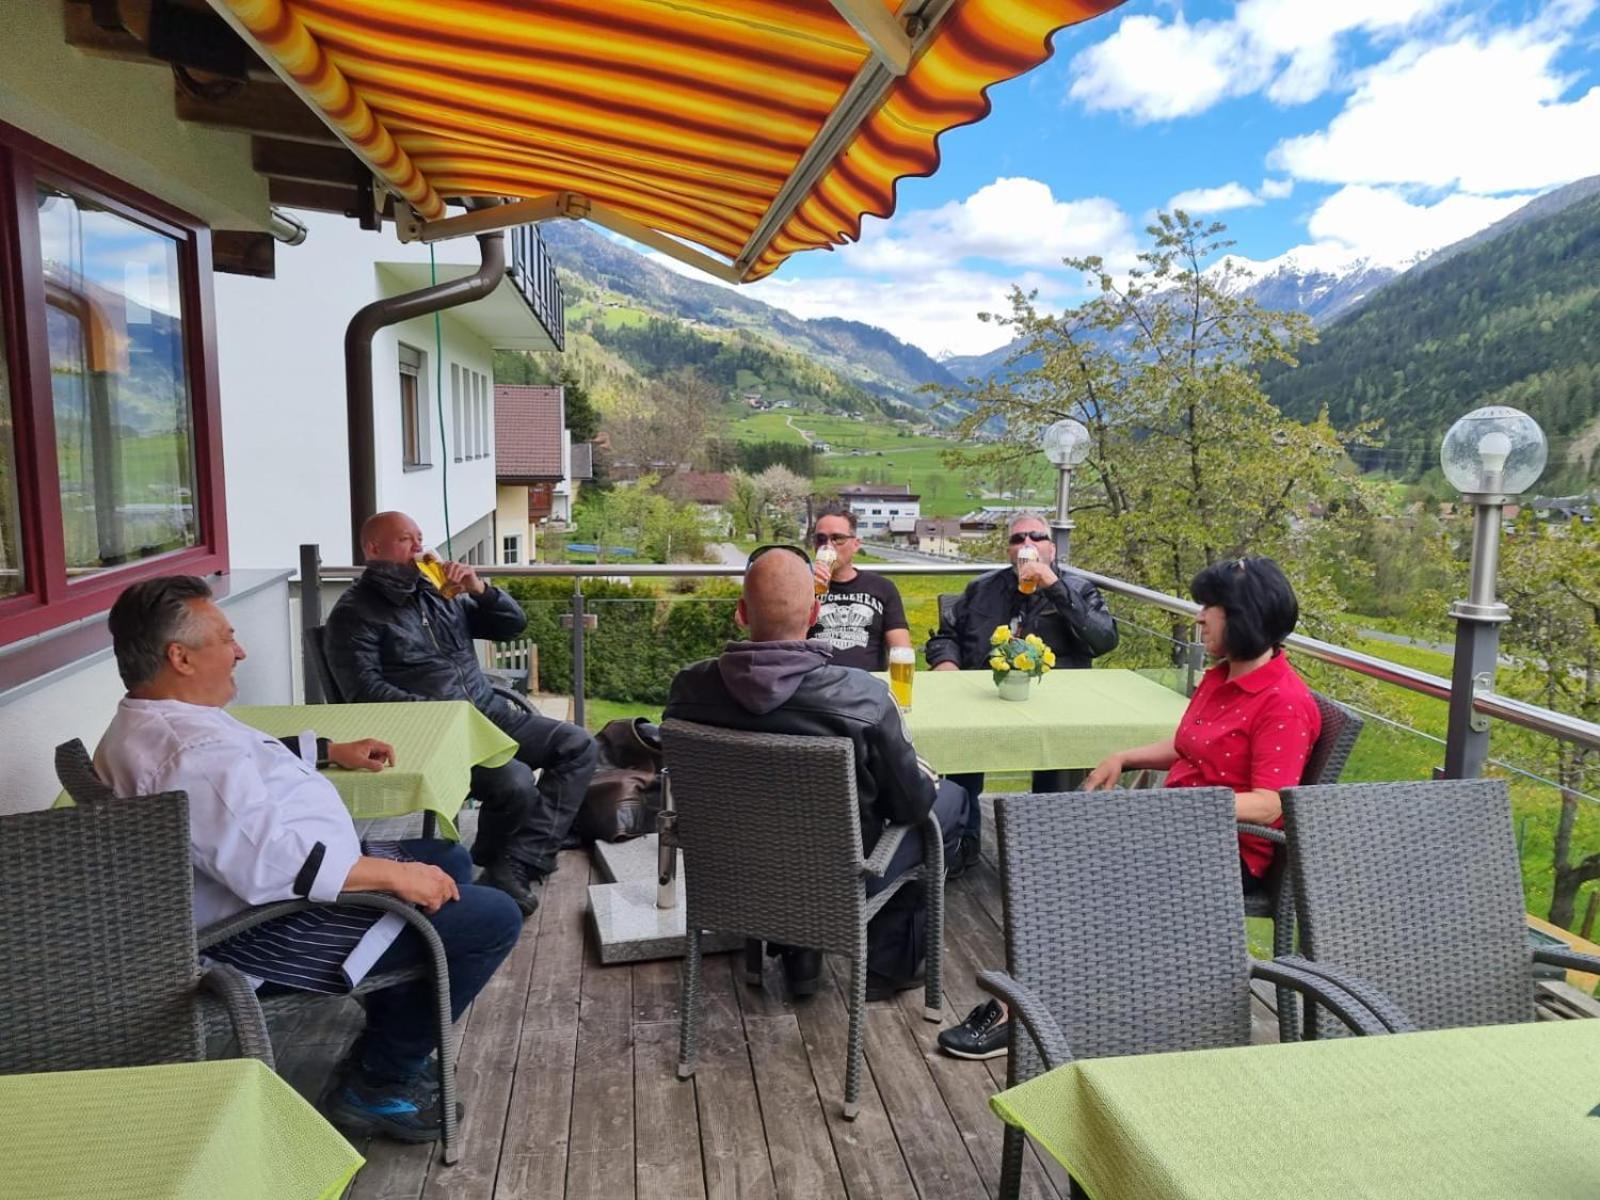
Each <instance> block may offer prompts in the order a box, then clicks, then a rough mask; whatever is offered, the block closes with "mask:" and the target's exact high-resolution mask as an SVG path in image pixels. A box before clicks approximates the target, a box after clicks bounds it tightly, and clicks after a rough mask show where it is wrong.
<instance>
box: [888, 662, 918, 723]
mask: <svg viewBox="0 0 1600 1200" xmlns="http://www.w3.org/2000/svg"><path fill="white" fill-rule="evenodd" d="M916 670H917V652H916V651H915V650H914V649H912V648H911V647H910V646H890V647H889V691H890V692H891V693H892V694H893V695H894V702H895V703H896V704H898V705H899V706H900V709H901V711H902V712H910V711H911V676H912V675H914V674H915V673H916Z"/></svg>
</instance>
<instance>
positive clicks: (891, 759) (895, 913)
mask: <svg viewBox="0 0 1600 1200" xmlns="http://www.w3.org/2000/svg"><path fill="white" fill-rule="evenodd" d="M817 607H818V602H817V596H816V593H815V582H814V576H813V574H812V570H811V563H810V562H809V561H808V559H807V558H806V555H805V552H804V551H802V550H800V549H799V548H798V547H796V546H764V547H762V548H761V549H759V550H757V551H756V552H755V553H754V554H752V555H751V556H750V560H749V565H748V567H747V568H746V571H745V577H744V590H743V594H742V595H741V597H740V599H739V606H738V609H737V616H738V620H739V623H740V624H741V625H743V626H744V627H746V628H747V629H748V630H749V631H750V640H749V641H747V642H729V643H728V644H727V646H726V648H724V650H723V652H722V653H721V655H719V656H718V657H716V658H709V659H706V660H704V661H702V662H698V663H694V664H692V665H691V666H687V667H685V668H684V669H683V670H681V671H679V672H678V674H677V677H676V678H674V679H673V681H672V690H671V693H670V694H669V696H668V698H667V707H666V712H665V716H666V717H667V718H669V719H670V718H674V717H675V718H678V719H680V720H684V721H695V722H698V723H699V724H702V725H715V726H720V727H721V728H724V729H743V730H753V731H757V732H761V733H790V734H802V735H813V736H817V737H847V738H849V739H850V741H851V743H852V745H853V746H854V749H855V763H856V792H857V795H858V798H859V800H860V805H861V845H862V849H863V851H864V852H866V853H868V854H870V853H871V852H872V847H873V846H874V845H876V844H877V840H878V838H879V837H880V836H881V835H882V833H883V829H884V826H885V825H886V824H911V825H917V824H918V823H919V822H921V821H922V819H923V818H924V817H926V816H927V814H928V813H929V811H930V810H931V811H932V812H933V814H934V815H935V816H936V817H937V818H938V820H939V826H940V828H941V829H942V830H943V831H944V844H945V850H946V853H949V852H950V851H951V850H953V849H954V845H955V839H956V837H957V835H958V834H959V832H960V830H961V827H962V820H963V811H964V809H965V807H966V803H967V796H966V793H965V792H964V791H963V790H962V789H961V788H959V787H957V786H955V785H954V784H952V783H950V781H948V780H945V781H943V782H938V783H936V782H935V780H934V777H933V776H932V774H931V773H929V772H927V771H925V770H924V769H923V768H922V766H921V765H920V764H919V763H918V761H917V756H916V751H915V750H913V749H912V746H911V741H910V739H909V738H908V737H907V736H906V731H905V726H904V724H902V722H901V720H900V709H899V707H898V706H897V705H896V704H895V702H894V698H893V697H892V696H891V695H890V694H889V687H888V685H887V684H886V683H884V682H883V681H882V680H881V679H874V678H872V677H871V676H870V675H867V674H865V673H863V672H861V671H858V670H852V669H850V668H847V667H839V666H835V665H834V664H833V663H832V661H831V654H830V650H829V648H828V646H827V644H826V643H824V642H821V641H817V640H807V639H806V630H807V629H809V628H811V627H812V626H814V625H815V624H816V619H817ZM921 861H922V832H921V829H920V827H918V828H914V829H913V830H911V831H910V832H909V833H908V834H907V835H906V838H905V840H904V841H902V842H901V843H900V846H899V847H898V848H897V849H896V851H895V854H894V857H893V859H891V860H890V863H889V866H888V869H887V870H885V871H884V873H883V875H882V877H880V878H873V879H869V880H868V881H867V894H868V895H869V896H871V895H874V894H876V893H877V892H879V891H881V890H882V889H883V888H884V887H885V886H886V885H887V884H889V883H890V882H892V881H893V880H894V879H895V878H896V877H897V876H899V875H901V874H902V873H904V872H905V871H906V870H908V869H909V868H911V867H912V866H914V865H916V864H917V863H920V862H921ZM926 933H927V914H926V913H925V911H924V910H923V905H922V889H921V888H912V887H908V888H902V889H901V890H900V891H899V892H898V893H896V894H895V896H894V897H893V898H892V899H891V900H890V901H889V902H888V903H887V904H885V905H884V907H883V908H882V909H881V910H879V912H878V913H877V915H876V916H874V917H873V918H872V921H871V922H870V923H869V925H868V926H867V996H868V998H869V999H883V998H885V997H887V996H890V995H892V994H893V993H894V992H896V991H903V990H905V989H906V988H910V987H915V986H916V985H917V984H918V983H920V982H921V969H922V958H923V950H924V942H925V938H926ZM772 949H773V950H774V951H775V952H778V953H781V954H782V957H783V968H784V974H785V975H786V976H787V978H788V981H789V988H790V991H791V992H792V993H793V994H794V995H797V996H804V995H810V994H811V993H812V992H815V991H816V989H817V982H818V979H819V978H820V975H821V971H822V956H821V954H820V953H819V952H818V951H816V950H810V949H804V948H800V947H781V948H772Z"/></svg>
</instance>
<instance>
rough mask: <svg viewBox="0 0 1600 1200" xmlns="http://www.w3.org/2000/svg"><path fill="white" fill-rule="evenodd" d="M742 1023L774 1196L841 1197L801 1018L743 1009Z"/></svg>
mask: <svg viewBox="0 0 1600 1200" xmlns="http://www.w3.org/2000/svg"><path fill="white" fill-rule="evenodd" d="M744 1027H745V1034H746V1037H747V1038H748V1040H749V1046H750V1063H751V1067H752V1069H753V1070H754V1072H755V1081H756V1092H757V1094H758V1095H759V1096H760V1098H761V1118H762V1122H763V1123H764V1124H765V1125H766V1129H767V1152H768V1154H769V1156H770V1157H771V1160H772V1177H773V1179H774V1180H775V1181H776V1183H777V1189H778V1197H779V1200H813V1198H815V1200H827V1198H828V1197H839V1200H844V1197H845V1195H846V1193H845V1187H844V1178H843V1176H841V1175H840V1173H839V1165H838V1163H837V1162H836V1161H835V1159H834V1154H833V1142H832V1139H831V1138H830V1137H829V1134H828V1116H827V1114H826V1113H825V1112H824V1111H823V1107H822V1101H821V1099H820V1098H819V1097H818V1095H817V1085H816V1081H815V1080H814V1079H813V1078H812V1077H811V1062H810V1060H809V1058H808V1057H807V1055H806V1045H805V1039H804V1038H803V1037H801V1035H800V1023H799V1022H798V1021H797V1020H796V1019H795V1018H794V1017H793V1016H778V1017H757V1016H748V1015H747V1016H746V1017H745V1019H744Z"/></svg>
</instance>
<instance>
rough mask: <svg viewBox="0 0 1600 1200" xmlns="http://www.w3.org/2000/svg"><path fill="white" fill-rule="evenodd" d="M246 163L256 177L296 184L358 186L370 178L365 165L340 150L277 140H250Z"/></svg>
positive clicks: (342, 149)
mask: <svg viewBox="0 0 1600 1200" xmlns="http://www.w3.org/2000/svg"><path fill="white" fill-rule="evenodd" d="M250 162H251V165H252V166H254V167H255V169H256V171H257V173H258V174H261V175H267V176H270V177H271V178H273V179H292V180H295V181H296V182H299V183H331V184H335V185H337V186H339V187H343V186H346V185H349V184H356V185H362V184H365V183H366V182H367V180H369V179H371V178H372V173H371V172H370V171H368V170H367V168H366V165H365V164H364V163H363V162H362V161H361V160H360V159H359V158H357V157H356V156H355V155H354V154H351V153H350V151H348V150H346V149H345V148H344V147H343V146H320V145H316V144H315V143H312V142H290V141H282V140H280V139H278V138H265V137H254V138H251V139H250Z"/></svg>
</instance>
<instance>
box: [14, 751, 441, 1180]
mask: <svg viewBox="0 0 1600 1200" xmlns="http://www.w3.org/2000/svg"><path fill="white" fill-rule="evenodd" d="M56 776H57V777H58V778H59V779H60V781H61V786H62V787H63V788H65V789H66V791H67V794H68V795H69V796H71V797H72V799H73V801H74V803H75V804H76V805H77V806H78V807H77V809H65V810H62V811H66V812H73V811H78V810H94V811H118V810H120V809H121V808H122V806H123V802H122V801H120V800H119V801H117V803H115V804H108V803H106V802H107V801H111V800H116V794H115V793H114V792H113V791H112V790H111V789H110V788H109V787H107V786H106V784H105V782H104V781H103V780H101V778H100V776H99V775H98V774H97V773H96V772H95V769H94V760H93V759H92V758H90V756H89V752H88V751H87V750H86V749H85V748H84V745H83V743H82V742H81V741H79V740H78V739H77V738H73V739H72V741H70V742H64V743H63V744H61V745H60V746H57V747H56ZM175 794H176V795H182V793H181V792H180V793H175ZM183 820H184V837H183V856H182V859H181V861H182V863H183V866H184V897H185V899H184V927H185V929H186V931H187V936H188V943H187V950H188V954H189V961H190V963H191V966H192V964H193V962H194V959H195V955H196V952H197V951H199V952H204V951H205V950H206V949H207V948H208V947H211V946H215V945H216V944H217V943H219V942H224V941H226V940H227V939H229V938H231V937H234V936H236V935H238V934H241V933H243V932H245V930H247V929H253V928H255V927H256V926H257V925H261V924H264V923H265V922H267V921H271V920H274V919H276V918H278V917H285V916H289V915H291V914H293V913H297V912H305V911H306V910H308V909H312V908H320V907H324V906H323V905H320V904H317V903H314V902H312V901H309V900H284V901H280V902H278V903H275V904H259V905H256V906H255V907H253V908H246V909H244V910H243V911H241V912H238V913H235V914H234V915H233V916H231V917H228V918H226V919H224V920H222V921H218V922H215V923H214V924H211V925H208V926H206V927H205V928H204V929H202V930H200V931H199V932H198V934H197V933H196V932H195V930H194V923H193V922H194V914H193V911H192V908H191V907H190V903H189V898H188V897H189V892H190V890H191V889H192V888H193V875H192V873H191V869H190V867H189V836H188V820H189V815H188V809H187V807H185V808H184V817H183ZM337 906H338V907H347V908H359V909H365V910H368V911H370V910H372V909H381V910H382V911H384V912H387V913H393V914H394V915H395V916H397V917H399V918H400V919H401V920H402V921H404V922H405V923H406V924H407V925H409V926H410V927H411V928H412V929H413V930H415V931H416V933H417V935H418V936H419V937H420V938H421V939H422V941H423V944H424V945H425V946H426V947H427V951H428V964H427V965H425V966H416V967H407V968H405V969H403V970H398V971H382V972H372V973H370V974H368V975H367V976H366V977H365V978H364V979H362V981H361V982H360V983H359V984H358V985H357V986H356V987H355V988H354V989H353V991H352V992H351V994H352V995H357V996H362V995H366V994H367V993H368V992H376V991H380V990H382V989H383V988H387V987H394V986H395V985H396V984H401V983H410V982H413V981H415V980H419V979H427V980H431V982H432V983H433V992H434V1003H435V1009H436V1016H437V1020H438V1026H439V1051H438V1052H439V1103H440V1108H441V1117H442V1123H443V1126H444V1130H443V1133H444V1136H443V1144H442V1147H441V1150H440V1157H441V1159H442V1160H443V1161H444V1162H446V1163H453V1162H455V1161H456V1159H457V1158H458V1157H459V1156H460V1149H459V1139H458V1137H457V1130H456V1102H455V1093H456V1079H455V1040H454V1038H452V1037H451V1032H450V1031H451V1026H452V1022H451V1020H450V968H449V965H448V963H447V961H446V959H445V953H444V943H443V942H441V941H440V940H439V934H438V932H437V931H436V930H435V929H434V927H433V925H432V923H431V922H430V921H429V920H428V919H427V918H426V917H425V916H423V915H422V913H421V912H419V911H418V910H417V909H416V907H414V906H413V905H410V904H407V903H405V902H404V901H401V900H398V899H396V898H395V897H393V896H385V895H381V894H379V893H377V892H344V893H342V894H341V895H340V896H339V899H338V902H337ZM0 936H3V935H0ZM213 969H215V968H213ZM227 969H228V970H230V971H231V970H232V968H227ZM234 974H238V973H237V972H234ZM240 979H241V980H243V976H240ZM245 986H246V988H247V989H248V986H249V985H248V984H247V983H246V984H245ZM252 999H253V1000H259V1003H260V1011H262V1012H264V1013H266V1014H267V1015H269V1016H277V1015H278V1014H282V1013H290V1012H295V1011H298V1010H299V1009H301V1008H302V1007H304V1006H305V1005H307V1004H314V1003H317V1002H319V1001H325V1000H334V999H340V997H336V996H327V995H323V994H322V993H319V992H296V991H287V990H286V991H273V992H269V993H268V994H266V995H264V996H259V997H257V996H252ZM262 1035H263V1037H265V1030H264V1029H263V1031H262ZM269 1052H270V1051H269Z"/></svg>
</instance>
